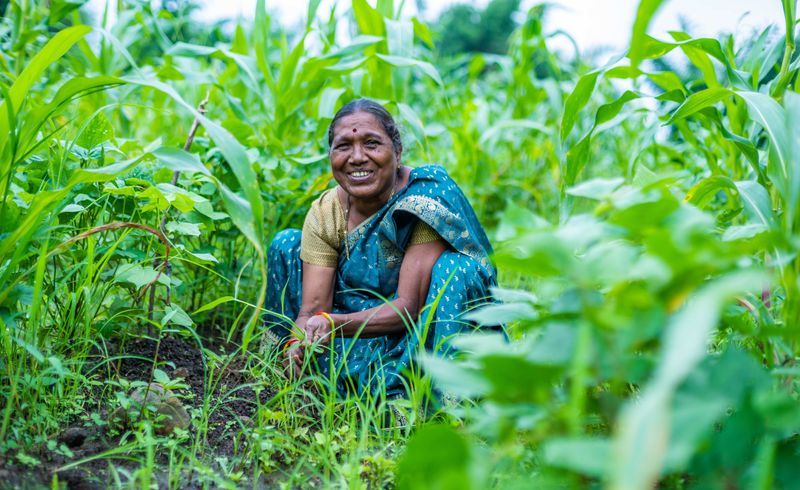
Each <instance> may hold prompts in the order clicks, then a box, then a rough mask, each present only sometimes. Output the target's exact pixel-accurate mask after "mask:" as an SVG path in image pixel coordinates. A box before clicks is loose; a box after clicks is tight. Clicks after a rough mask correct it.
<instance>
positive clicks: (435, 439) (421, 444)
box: [397, 425, 482, 490]
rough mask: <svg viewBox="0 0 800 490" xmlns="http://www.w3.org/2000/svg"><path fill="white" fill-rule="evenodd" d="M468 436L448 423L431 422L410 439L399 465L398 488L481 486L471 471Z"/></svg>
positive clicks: (456, 489) (451, 489)
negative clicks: (433, 423) (464, 435)
mask: <svg viewBox="0 0 800 490" xmlns="http://www.w3.org/2000/svg"><path fill="white" fill-rule="evenodd" d="M471 453H472V451H471V449H470V446H469V443H468V442H467V440H466V439H465V438H464V437H463V436H462V435H460V434H459V433H458V432H456V431H455V429H453V428H452V427H448V426H446V425H427V426H425V427H422V428H421V429H419V430H418V431H417V432H416V433H415V434H414V436H413V437H412V438H411V439H410V440H409V441H408V444H407V445H406V449H405V451H404V452H403V455H402V456H401V457H400V461H399V462H398V467H397V488H399V489H401V490H405V489H423V488H425V489H427V488H438V489H441V490H461V489H470V488H480V487H481V486H482V485H480V483H479V482H473V481H472V479H471V475H470V464H472V463H471Z"/></svg>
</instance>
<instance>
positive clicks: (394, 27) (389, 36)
mask: <svg viewBox="0 0 800 490" xmlns="http://www.w3.org/2000/svg"><path fill="white" fill-rule="evenodd" d="M384 24H385V26H386V44H387V48H388V52H389V54H390V55H392V56H400V57H404V58H410V57H411V56H413V55H414V24H412V23H411V21H408V20H391V19H384Z"/></svg>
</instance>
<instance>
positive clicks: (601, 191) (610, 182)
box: [567, 177, 625, 200]
mask: <svg viewBox="0 0 800 490" xmlns="http://www.w3.org/2000/svg"><path fill="white" fill-rule="evenodd" d="M624 182H625V179H623V178H622V177H613V178H602V177H598V178H596V179H592V180H587V181H585V182H581V183H580V184H578V185H576V186H573V187H570V188H569V189H567V194H569V195H571V196H578V197H585V198H587V199H595V200H599V199H604V198H605V197H607V196H608V195H609V194H611V193H612V192H614V191H615V190H616V189H617V188H618V187H619V186H621V185H622V184H623V183H624Z"/></svg>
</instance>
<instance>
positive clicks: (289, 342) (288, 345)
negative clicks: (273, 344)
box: [283, 337, 300, 352]
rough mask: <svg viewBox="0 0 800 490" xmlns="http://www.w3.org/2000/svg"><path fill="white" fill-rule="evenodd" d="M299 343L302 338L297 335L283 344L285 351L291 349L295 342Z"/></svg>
mask: <svg viewBox="0 0 800 490" xmlns="http://www.w3.org/2000/svg"><path fill="white" fill-rule="evenodd" d="M299 343H300V339H298V338H297V337H293V338H291V339H289V340H287V341H286V343H285V344H283V352H286V351H287V350H289V348H290V347H291V346H293V345H295V344H299Z"/></svg>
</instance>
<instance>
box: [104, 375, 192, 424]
mask: <svg viewBox="0 0 800 490" xmlns="http://www.w3.org/2000/svg"><path fill="white" fill-rule="evenodd" d="M129 398H130V400H131V402H132V403H131V407H130V408H129V409H128V410H127V411H126V410H125V409H124V408H123V407H119V408H117V409H116V410H114V412H113V413H112V414H111V418H110V422H111V423H112V425H121V426H122V427H125V428H130V427H131V426H132V425H133V423H134V422H135V421H136V417H138V415H139V413H140V412H141V411H142V406H143V405H145V406H151V407H153V408H154V409H155V411H156V413H158V414H159V415H160V417H158V418H159V419H160V420H158V421H157V424H158V425H157V426H156V434H159V435H162V436H164V435H168V434H171V433H172V432H174V431H175V429H188V428H189V425H190V423H191V418H190V417H189V414H188V413H187V412H186V409H185V408H183V405H182V404H181V402H180V400H178V399H177V398H176V397H175V395H174V394H173V393H172V392H171V391H170V390H168V389H166V388H164V387H163V386H161V385H160V384H159V383H150V384H149V385H148V386H146V387H144V388H137V389H135V390H134V391H133V392H132V393H131V394H130V395H129Z"/></svg>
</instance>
